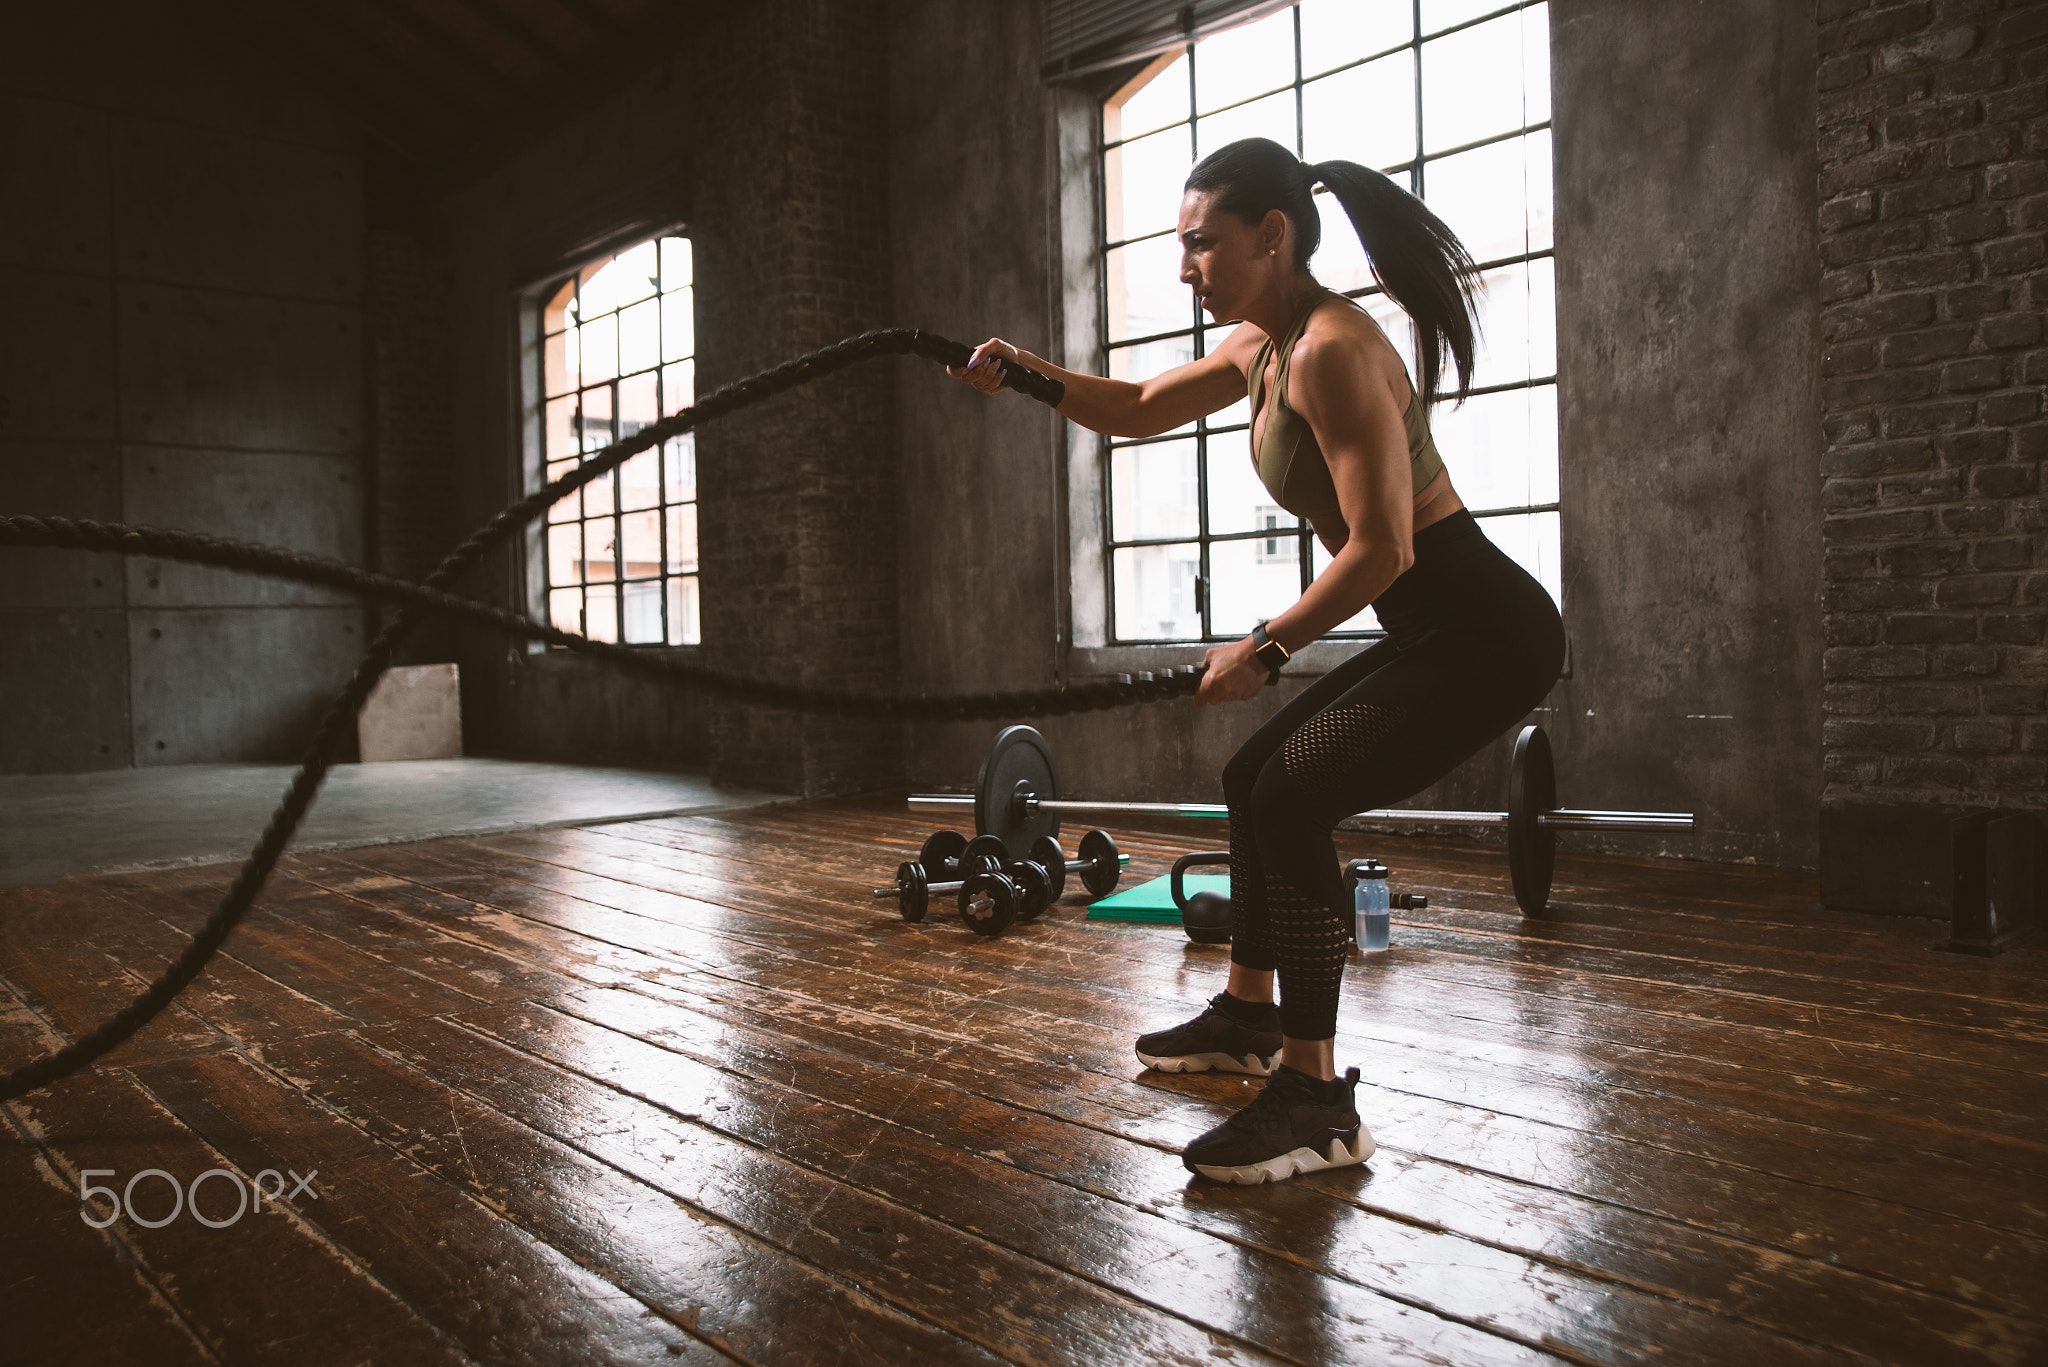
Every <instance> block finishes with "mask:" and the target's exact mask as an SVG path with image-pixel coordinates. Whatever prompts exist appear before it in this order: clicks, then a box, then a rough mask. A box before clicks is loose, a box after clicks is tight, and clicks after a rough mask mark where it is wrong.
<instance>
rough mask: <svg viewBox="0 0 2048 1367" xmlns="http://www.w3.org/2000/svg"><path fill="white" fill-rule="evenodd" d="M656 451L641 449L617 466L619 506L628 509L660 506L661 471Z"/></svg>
mask: <svg viewBox="0 0 2048 1367" xmlns="http://www.w3.org/2000/svg"><path fill="white" fill-rule="evenodd" d="M658 460H659V456H658V455H657V453H655V452H653V451H642V452H641V453H640V454H639V455H637V456H635V457H633V458H632V459H631V460H629V461H627V462H626V463H625V464H624V465H621V466H620V467H619V506H620V507H621V508H624V509H626V510H628V511H632V510H634V509H637V508H659V507H660V506H661V471H660V469H659V468H657V465H656V462H657V461H658Z"/></svg>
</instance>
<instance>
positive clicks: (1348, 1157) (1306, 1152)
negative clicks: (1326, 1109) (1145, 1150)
mask: <svg viewBox="0 0 2048 1367" xmlns="http://www.w3.org/2000/svg"><path fill="white" fill-rule="evenodd" d="M1378 1148H1379V1145H1377V1144H1375V1143H1373V1140H1372V1133H1371V1131H1369V1130H1367V1129H1366V1128H1365V1126H1364V1125H1360V1126H1359V1127H1358V1138H1357V1140H1356V1141H1355V1142H1354V1143H1353V1144H1349V1145H1347V1144H1346V1143H1345V1142H1344V1141H1343V1139H1341V1138H1338V1139H1332V1140H1331V1141H1330V1147H1329V1150H1328V1152H1326V1153H1317V1152H1316V1151H1315V1150H1314V1149H1309V1148H1301V1149H1295V1150H1294V1151H1293V1152H1291V1153H1283V1154H1281V1155H1280V1156H1279V1157H1278V1158H1268V1159H1267V1160H1266V1161H1265V1162H1263V1163H1247V1164H1245V1165H1244V1166H1243V1167H1241V1168H1221V1167H1211V1166H1209V1165H1208V1164H1206V1163H1196V1164H1193V1165H1192V1166H1193V1167H1194V1170H1195V1171H1196V1172H1199V1173H1200V1174H1202V1176H1204V1177H1209V1178H1214V1179H1215V1180H1216V1181H1218V1182H1235V1183H1237V1184H1238V1185H1239V1186H1241V1187H1255V1186H1257V1185H1259V1184H1260V1183H1261V1182H1285V1181H1286V1180H1287V1179H1288V1178H1290V1177H1294V1176H1296V1175H1298V1174H1300V1173H1304V1172H1321V1171H1322V1170H1323V1169H1324V1168H1347V1167H1350V1166H1351V1165H1352V1164H1354V1163H1363V1162H1364V1161H1365V1160H1366V1159H1368V1158H1370V1157H1372V1156H1373V1154H1374V1152H1375V1151H1376V1150H1378Z"/></svg>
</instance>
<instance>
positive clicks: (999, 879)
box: [960, 873, 1017, 935]
mask: <svg viewBox="0 0 2048 1367" xmlns="http://www.w3.org/2000/svg"><path fill="white" fill-rule="evenodd" d="M960 919H961V920H963V921H965V922H966V923H967V928H968V929H969V930H971V931H973V932H974V933H975V934H976V935H1000V934H1002V933H1003V932H1004V931H1006V930H1008V929H1009V928H1010V927H1011V926H1013V925H1015V924H1016V923H1017V885H1016V884H1015V883H1012V882H1011V881H1010V880H1009V879H1007V878H1005V877H1004V876H1003V875H1002V874H1000V873H977V874H975V875H974V876H973V877H972V878H969V879H968V880H967V881H966V882H965V883H962V884H961V885H960Z"/></svg>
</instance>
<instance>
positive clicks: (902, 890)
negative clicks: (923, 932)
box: [896, 864, 927, 921]
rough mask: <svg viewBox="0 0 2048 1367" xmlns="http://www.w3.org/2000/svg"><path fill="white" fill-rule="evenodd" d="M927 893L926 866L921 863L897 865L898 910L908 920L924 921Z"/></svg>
mask: <svg viewBox="0 0 2048 1367" xmlns="http://www.w3.org/2000/svg"><path fill="white" fill-rule="evenodd" d="M926 896H927V894H926V893H925V878H924V866H923V865H921V864H898V865H897V866H896V910H897V912H898V913H899V914H900V915H901V916H902V917H903V919H904V920H906V921H922V920H923V919H924V909H925V901H926Z"/></svg>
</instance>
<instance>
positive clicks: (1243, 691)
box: [1197, 325, 1420, 703]
mask: <svg viewBox="0 0 2048 1367" xmlns="http://www.w3.org/2000/svg"><path fill="white" fill-rule="evenodd" d="M1378 350H1379V348H1374V347H1371V346H1369V345H1361V344H1360V343H1359V341H1357V340H1354V339H1353V338H1352V337H1349V336H1345V335H1341V334H1339V335H1336V336H1327V337H1317V336H1316V329H1315V328H1314V327H1313V325H1311V328H1310V331H1309V333H1308V335H1306V336H1304V337H1303V338H1302V340H1301V341H1300V342H1299V343H1297V344H1296V346H1295V349H1294V360H1293V363H1292V365H1291V367H1290V372H1291V373H1290V374H1289V377H1288V380H1289V383H1288V389H1287V402H1288V406H1289V407H1290V408H1292V409H1294V411H1295V412H1297V413H1299V414H1300V415H1301V416H1302V417H1303V418H1304V419H1306V420H1307V422H1308V425H1309V429H1310V430H1311V431H1312V432H1314V433H1315V435H1316V443H1317V444H1318V445H1319V446H1321V447H1322V450H1323V457H1324V459H1325V460H1327V461H1328V462H1329V465H1330V480H1331V482H1332V483H1333V484H1334V485H1335V486H1336V489H1337V506H1338V507H1339V508H1340V509H1341V510H1342V511H1343V514H1344V522H1345V525H1346V526H1347V527H1349V528H1350V539H1349V540H1348V541H1346V542H1345V543H1344V544H1343V545H1342V546H1339V547H1335V548H1333V556H1332V559H1331V561H1330V563H1329V565H1328V566H1327V567H1325V568H1324V570H1323V572H1322V573H1321V574H1319V575H1317V576H1316V579H1315V582H1314V583H1312V584H1310V585H1309V586H1308V589H1307V591H1306V592H1304V593H1303V594H1302V595H1301V597H1300V598H1298V599H1296V600H1295V602H1294V605H1293V606H1292V607H1290V608H1288V609H1287V611H1285V612H1283V613H1281V614H1280V615H1279V616H1277V617H1275V618H1273V619H1272V620H1271V621H1269V622H1267V623H1266V634H1267V635H1268V636H1270V637H1271V638H1272V639H1273V640H1275V641H1278V642H1279V643H1280V644H1281V645H1282V646H1284V647H1286V648H1287V651H1288V653H1289V654H1292V653H1293V652H1295V651H1297V650H1300V649H1301V648H1302V647H1303V646H1306V645H1308V644H1309V643H1310V642H1311V641H1315V640H1318V639H1320V638H1321V637H1322V636H1323V635H1324V634H1325V633H1327V632H1330V631H1332V630H1334V629H1336V628H1337V627H1338V626H1340V625H1342V624H1343V623H1344V622H1346V621H1349V620H1350V619H1351V618H1352V617H1355V616H1357V615H1358V613H1360V612H1361V611H1363V610H1364V609H1365V608H1366V607H1368V606H1369V605H1370V604H1371V603H1372V601H1373V600H1374V599H1375V598H1378V597H1379V596H1380V595H1381V594H1382V593H1384V592H1386V590H1387V586H1388V585H1390V584H1392V583H1393V582H1394V581H1395V580H1396V579H1398V578H1400V577H1401V575H1402V573H1403V572H1404V571H1406V570H1407V568H1408V567H1409V566H1410V565H1411V564H1413V563H1414V562H1415V549H1414V540H1415V490H1414V487H1413V476H1412V475H1411V474H1410V472H1409V463H1408V433H1407V429H1406V427H1405V426H1404V425H1403V423H1402V421H1401V407H1400V400H1399V399H1397V398H1396V396H1395V393H1394V387H1395V384H1396V383H1398V384H1400V385H1403V386H1405V385H1406V383H1407V381H1406V378H1405V374H1404V373H1403V372H1401V371H1400V370H1399V368H1398V361H1396V362H1394V369H1393V370H1391V371H1390V370H1389V369H1388V367H1387V365H1386V364H1384V362H1385V361H1386V359H1387V358H1383V357H1379V356H1377V355H1376V354H1375V353H1376V352H1377V351H1378ZM1397 376H1398V377H1400V378H1399V379H1398V380H1397V379H1396V378H1395V377H1397ZM1414 401H1415V402H1420V400H1419V399H1417V400H1414ZM1205 658H1206V659H1207V661H1208V664H1209V669H1208V673H1207V674H1206V675H1205V676H1204V677H1203V679H1202V687H1201V691H1200V693H1199V694H1198V695H1197V697H1198V700H1200V701H1202V702H1204V703H1211V702H1232V701H1238V700H1241V699H1244V698H1251V697H1256V696H1257V695H1258V691H1259V689H1260V688H1261V687H1263V686H1264V684H1265V682H1266V669H1265V667H1264V666H1263V665H1261V664H1260V663H1259V662H1258V661H1257V659H1255V658H1254V657H1253V655H1252V644H1251V638H1250V637H1249V636H1247V637H1245V638H1244V639H1243V640H1241V641H1232V642H1230V643H1229V644H1227V645H1220V646H1215V647H1213V648H1211V649H1210V651H1209V652H1208V654H1207V656H1206V657H1205Z"/></svg>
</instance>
